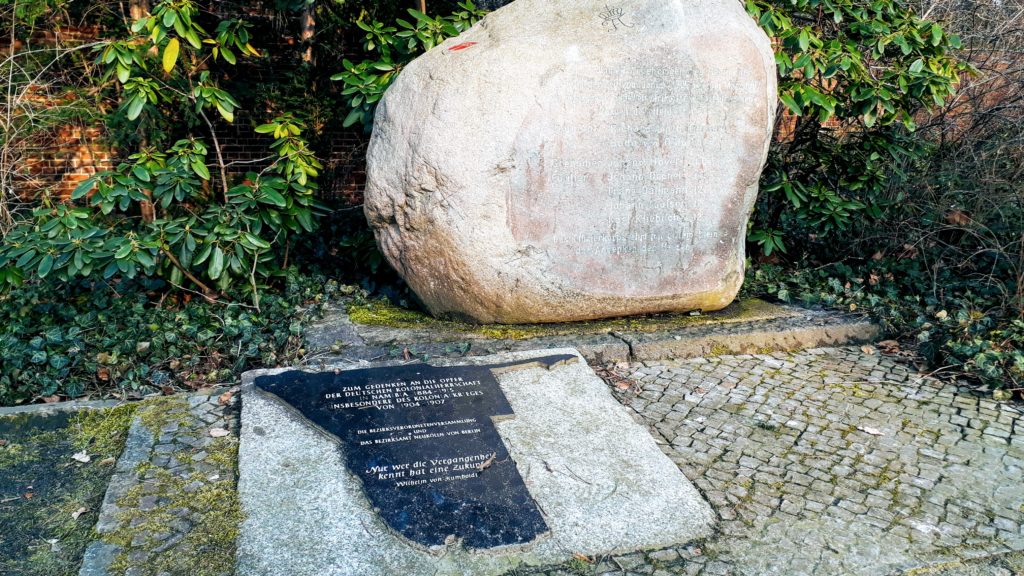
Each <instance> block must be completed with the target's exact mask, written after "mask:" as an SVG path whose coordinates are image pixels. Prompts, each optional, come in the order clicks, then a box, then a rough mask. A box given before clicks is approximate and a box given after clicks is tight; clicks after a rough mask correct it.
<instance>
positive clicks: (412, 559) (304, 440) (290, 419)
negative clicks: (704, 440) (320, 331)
mask: <svg viewBox="0 0 1024 576" xmlns="http://www.w3.org/2000/svg"><path fill="white" fill-rule="evenodd" d="M552 354H574V355H576V356H580V354H579V352H577V351H576V350H574V349H555V350H543V351H528V352H514V353H507V354H500V355H495V356H488V357H479V358H472V359H463V360H461V361H460V363H475V364H497V363H502V362H509V361H513V360H521V359H525V358H533V357H538V356H547V355H552ZM440 363H442V362H438V364H440ZM277 372H280V371H277ZM268 373H272V372H268V371H257V372H250V373H248V374H246V375H245V376H244V377H243V393H242V394H243V395H242V402H243V407H242V426H241V445H240V449H239V495H240V498H241V501H242V506H243V510H244V512H245V513H246V515H247V519H246V520H245V522H244V523H243V525H242V529H241V534H240V537H239V543H238V544H239V550H238V574H239V575H241V576H274V575H288V576H305V575H309V576H314V575H315V576H342V575H344V576H377V575H380V576H384V575H393V574H403V575H409V576H415V575H420V574H424V575H435V574H436V575H441V576H443V575H452V576H455V575H466V576H468V575H474V576H483V575H491V574H501V573H504V572H507V571H509V570H511V569H513V568H516V567H519V566H523V565H544V564H554V563H560V562H565V561H567V560H570V559H572V558H573V556H574V555H575V554H585V555H601V554H609V553H622V552H629V551H634V550H643V549H655V548H664V547H668V546H672V545H677V544H681V543H685V542H688V541H692V540H694V539H698V538H703V537H707V536H710V535H711V531H712V523H713V518H714V515H713V513H712V511H711V508H710V506H709V505H708V504H707V503H706V502H705V501H704V500H703V498H702V497H701V496H700V494H699V493H698V492H697V490H696V489H695V488H694V487H693V486H692V485H691V484H690V482H689V481H688V480H687V479H686V478H685V477H684V476H683V474H682V473H681V472H680V471H679V469H678V468H677V467H676V466H675V465H674V464H673V463H672V461H671V460H669V459H668V458H667V457H666V456H665V455H664V454H663V453H662V451H661V450H660V449H659V448H658V446H657V445H656V444H655V441H654V439H653V438H652V437H651V435H650V434H649V433H648V432H647V430H646V428H645V427H644V426H642V425H640V424H638V423H637V422H636V421H635V420H633V418H632V417H631V416H630V414H629V413H628V412H627V411H626V409H625V408H624V407H623V406H622V405H621V404H620V403H619V402H617V401H616V400H615V399H614V398H613V397H612V395H611V393H610V391H609V390H608V387H607V385H606V384H605V383H604V382H602V381H601V380H600V378H598V377H597V376H596V375H595V374H594V372H593V371H592V370H591V369H590V368H589V367H588V366H587V365H586V363H585V362H583V360H582V357H581V360H580V362H577V363H572V364H568V365H563V366H559V367H556V368H554V369H552V370H550V371H548V370H545V369H543V368H530V369H526V370H521V371H512V372H508V373H504V374H501V375H499V381H500V383H501V387H502V389H503V390H504V392H505V394H506V396H507V397H508V400H509V402H510V403H511V405H512V407H513V409H514V410H515V413H516V417H515V418H514V419H511V420H507V421H502V422H499V423H498V424H497V427H498V432H499V433H500V434H501V436H502V438H503V439H504V441H505V443H506V445H507V447H508V449H509V452H510V453H511V454H512V456H513V458H514V459H515V461H516V464H517V466H518V467H519V471H520V473H521V474H522V476H523V479H524V481H525V482H526V485H527V486H528V488H529V489H530V492H531V494H532V495H533V497H534V499H535V500H536V501H537V503H538V505H539V507H540V509H541V510H542V512H543V513H544V515H545V520H546V521H547V523H548V525H549V527H550V528H551V533H550V535H549V536H548V537H547V538H544V539H541V540H539V541H537V542H534V543H532V544H530V545H527V546H524V547H517V548H502V549H492V550H487V551H466V550H464V549H461V548H454V547H448V548H443V549H438V550H430V551H426V550H422V549H418V548H416V547H414V546H412V545H410V543H409V542H408V541H406V540H404V539H402V538H401V537H399V536H397V535H395V534H394V533H392V532H391V531H390V530H389V529H388V528H387V527H386V526H385V525H384V524H383V523H382V522H381V521H380V520H379V519H378V517H377V515H376V514H375V513H374V512H373V510H372V508H371V506H370V504H369V502H368V501H367V500H366V498H365V496H364V495H363V493H362V490H361V487H360V484H359V481H358V480H357V479H356V477H355V476H353V475H352V474H350V473H349V472H348V470H347V469H346V467H345V465H344V462H343V459H342V456H341V453H340V450H341V446H340V445H339V444H338V443H337V442H336V441H334V440H333V439H331V438H328V437H325V436H324V435H323V434H321V433H319V432H317V431H315V430H314V429H313V428H312V427H311V426H310V425H309V424H307V423H306V422H304V421H302V419H301V418H300V417H298V416H296V415H295V414H294V412H292V411H291V410H289V409H288V408H286V407H285V406H283V405H282V404H281V403H280V402H279V401H277V400H275V399H272V398H268V397H266V396H264V395H262V394H259V393H257V392H255V391H254V390H253V387H252V382H253V380H254V379H255V378H256V377H258V376H261V375H265V374H268Z"/></svg>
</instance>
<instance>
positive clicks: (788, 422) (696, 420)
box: [534, 348, 1024, 576]
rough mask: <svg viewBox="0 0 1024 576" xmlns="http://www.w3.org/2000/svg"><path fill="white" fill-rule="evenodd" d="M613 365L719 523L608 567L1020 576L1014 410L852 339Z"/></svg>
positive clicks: (1023, 500)
mask: <svg viewBox="0 0 1024 576" xmlns="http://www.w3.org/2000/svg"><path fill="white" fill-rule="evenodd" d="M614 368H615V369H616V371H617V373H618V374H619V375H620V376H624V377H626V378H628V379H630V380H632V381H634V382H635V384H636V385H635V387H634V388H632V389H631V390H630V391H627V392H622V391H621V390H617V389H616V394H617V395H618V396H619V398H620V400H621V401H622V402H623V404H624V405H626V406H628V407H630V408H632V409H633V410H635V411H636V412H637V413H638V415H639V416H640V417H641V418H642V419H643V420H644V421H646V422H647V424H648V425H649V426H650V428H651V431H652V434H654V435H655V437H656V439H658V440H659V443H661V445H662V449H663V450H664V451H665V453H666V454H667V455H668V456H669V457H670V458H672V460H673V461H674V462H676V463H677V464H678V465H679V467H680V469H681V470H682V471H683V473H684V474H686V476H687V477H688V478H689V479H690V480H691V481H692V482H693V483H694V484H695V485H696V486H697V487H698V488H699V489H700V490H701V491H702V492H703V493H704V495H705V497H706V498H707V499H708V501H709V502H710V503H711V505H712V506H713V507H714V509H715V510H716V512H717V513H718V515H719V526H718V532H717V535H716V536H715V537H714V538H712V539H710V540H709V541H707V542H703V543H698V544H694V545H691V546H688V547H684V548H681V549H669V550H667V551H660V552H653V553H647V554H635V555H628V556H623V557H615V558H613V559H611V561H612V564H613V565H616V567H617V570H616V571H614V572H612V573H614V574H624V573H630V572H629V571H627V570H623V569H622V568H621V567H619V566H618V565H619V564H621V565H622V566H626V565H627V562H626V560H627V559H629V560H630V561H631V562H630V563H629V566H636V565H635V563H633V562H635V560H637V559H642V560H643V561H644V562H645V563H646V565H648V566H652V567H655V568H657V569H658V570H660V571H663V572H665V573H668V574H693V575H701V576H711V575H732V576H771V575H780V576H781V575H786V576H790V575H792V576H799V575H805V574H806V575H812V574H813V575H828V576H831V575H837V574H843V575H864V576H869V575H870V576H875V575H884V574H907V573H918V572H917V570H916V569H919V568H927V573H929V574H932V573H935V574H942V575H944V576H960V575H975V574H977V575H981V574H1002V573H1005V574H1018V573H1019V574H1024V561H1022V559H1021V558H1022V554H1021V551H1024V528H1022V526H1021V525H1022V524H1024V479H1022V476H1021V469H1022V461H1024V446H1022V443H1021V442H1020V440H1021V438H1022V436H1021V434H1020V431H1021V430H1024V421H1022V413H1021V411H1020V410H1019V409H1018V408H1017V407H1015V406H1013V405H1007V404H1000V403H996V402H993V401H991V400H989V399H987V398H978V397H975V396H972V395H970V394H969V393H967V391H965V390H959V389H957V388H956V387H955V386H952V385H947V384H943V383H941V382H938V381H935V380H932V379H928V378H924V377H921V376H920V375H918V374H916V373H914V372H913V371H912V370H911V369H909V368H908V367H907V366H905V365H903V364H901V363H898V362H896V361H894V360H892V359H890V358H886V357H880V356H877V355H868V354H865V353H863V352H862V351H861V350H860V349H859V348H835V349H818V350H808V351H804V352H799V353H795V354H781V353H780V354H769V355H740V356H721V357H717V358H700V359H694V360H682V361H663V362H650V361H648V362H643V363H632V364H618V365H615V367H614ZM1014 431H1016V432H1014ZM673 554H675V555H677V557H674V558H673ZM669 558H673V559H672V560H668V559H669ZM659 559H660V560H659ZM607 561H608V559H594V563H593V564H588V565H587V566H584V567H581V566H574V567H573V572H571V573H575V574H600V573H601V571H597V570H595V568H597V567H598V565H603V564H602V562H607ZM629 570H630V571H633V570H637V569H636V568H635V567H632V568H630V569H629ZM534 573H535V574H549V575H553V574H558V573H560V572H557V571H551V570H550V569H549V570H547V571H545V570H541V571H539V572H534ZM659 573H660V572H659Z"/></svg>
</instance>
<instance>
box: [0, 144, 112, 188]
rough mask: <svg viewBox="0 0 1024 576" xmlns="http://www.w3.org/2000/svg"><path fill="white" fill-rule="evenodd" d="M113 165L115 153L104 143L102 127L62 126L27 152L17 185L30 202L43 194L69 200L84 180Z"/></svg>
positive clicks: (18, 174)
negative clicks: (30, 199)
mask: <svg viewBox="0 0 1024 576" xmlns="http://www.w3.org/2000/svg"><path fill="white" fill-rule="evenodd" d="M113 165H114V154H113V152H112V151H111V150H110V149H109V148H108V147H107V146H106V145H105V144H104V143H103V131H102V128H99V127H95V126H86V127H81V126H62V127H59V128H57V129H56V130H54V131H53V132H52V133H50V134H46V135H44V136H41V137H38V138H37V141H36V142H34V143H33V145H32V146H31V147H29V148H27V149H25V150H24V152H23V155H22V157H21V167H22V169H21V170H19V171H17V172H16V186H17V188H18V192H19V193H20V194H21V196H22V197H24V198H26V199H28V198H35V197H38V196H39V195H40V194H42V193H49V194H51V195H53V196H55V197H58V198H62V199H67V198H70V197H71V193H72V192H73V191H74V190H75V187H76V186H78V184H79V183H81V182H82V181H83V180H86V179H87V178H89V177H90V176H92V175H93V174H95V173H96V172H97V171H103V170H109V169H111V168H113Z"/></svg>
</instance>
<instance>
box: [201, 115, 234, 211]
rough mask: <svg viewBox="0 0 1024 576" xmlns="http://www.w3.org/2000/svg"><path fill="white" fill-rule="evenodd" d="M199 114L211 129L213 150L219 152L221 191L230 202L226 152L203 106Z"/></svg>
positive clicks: (218, 164) (225, 201) (225, 199)
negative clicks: (221, 146) (223, 150)
mask: <svg viewBox="0 0 1024 576" xmlns="http://www.w3.org/2000/svg"><path fill="white" fill-rule="evenodd" d="M199 115H200V116H202V118H203V121H204V122H206V126H207V127H208V128H209V129H210V136H211V137H212V138H213V150H214V152H216V153H217V166H218V168H220V186H221V191H222V192H223V193H224V203H225V204H227V203H228V170H227V164H225V163H224V153H223V152H222V151H221V149H220V140H218V139H217V130H216V129H214V127H213V122H210V119H209V118H207V117H206V112H204V111H203V109H202V108H200V109H199Z"/></svg>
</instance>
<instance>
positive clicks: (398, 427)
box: [255, 356, 576, 549]
mask: <svg viewBox="0 0 1024 576" xmlns="http://www.w3.org/2000/svg"><path fill="white" fill-rule="evenodd" d="M574 360H576V357H575V356H551V357H546V358H537V359H532V360H526V361H523V362H516V363H510V364H502V365H497V366H453V367H435V366H430V365H427V364H412V365H405V366H396V367H388V368H372V369H365V370H348V371H340V372H331V373H318V374H311V373H306V372H287V373H284V374H280V375H277V376H263V377H260V378H257V379H256V382H255V386H256V388H257V389H259V390H261V391H263V392H266V393H270V394H272V395H274V396H276V397H278V398H280V399H281V400H283V401H284V402H286V403H287V404H289V405H291V406H292V407H294V408H295V409H296V410H298V411H299V412H300V413H301V414H302V415H303V416H305V417H306V418H307V419H309V420H310V421H312V422H313V423H314V424H316V425H317V426H319V427H320V428H322V429H323V430H324V431H326V432H328V433H330V434H332V435H334V436H336V437H337V438H338V439H339V440H340V441H341V443H342V452H343V454H344V458H345V462H346V464H347V465H348V468H349V470H351V471H352V472H353V473H354V474H355V475H356V476H358V477H359V478H360V479H361V480H362V483H363V488H364V490H365V492H366V495H367V497H368V498H369V500H370V502H372V503H373V505H374V507H375V509H376V510H377V512H378V513H379V514H380V516H381V518H383V519H384V521H385V522H386V523H387V524H388V525H389V526H390V527H391V528H392V529H394V530H395V531H396V532H398V533H399V534H401V535H402V536H405V537H406V538H408V539H409V540H412V541H413V542H416V543H418V544H421V545H423V546H428V547H429V546H436V545H440V544H445V543H446V542H450V539H451V538H452V537H453V536H454V537H455V538H459V539H461V540H462V542H463V545H464V546H466V547H467V548H472V549H482V548H493V547H497V546H507V545H513V544H524V543H527V542H530V541H532V540H534V539H535V538H536V537H537V536H539V535H541V534H544V533H545V532H547V530H548V528H547V524H545V522H544V519H543V517H542V516H541V513H540V511H539V510H538V508H537V504H536V503H535V502H534V501H533V498H532V497H531V496H530V493H529V491H528V490H527V489H526V486H525V485H524V484H523V479H522V477H521V476H520V475H519V471H518V470H517V469H516V464H515V462H513V461H512V458H511V457H510V456H509V453H508V450H507V449H506V448H505V445H504V443H503V442H502V440H501V437H500V436H499V435H498V431H497V430H496V429H495V427H494V420H496V419H502V418H512V417H514V414H513V412H512V407H511V406H510V405H509V403H508V400H507V399H506V398H505V395H504V393H502V391H501V388H500V386H499V385H498V380H497V378H496V377H495V372H496V371H501V370H509V369H515V368H522V367H529V366H536V365H541V366H545V367H551V366H553V365H556V364H559V363H562V362H568V361H574Z"/></svg>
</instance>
